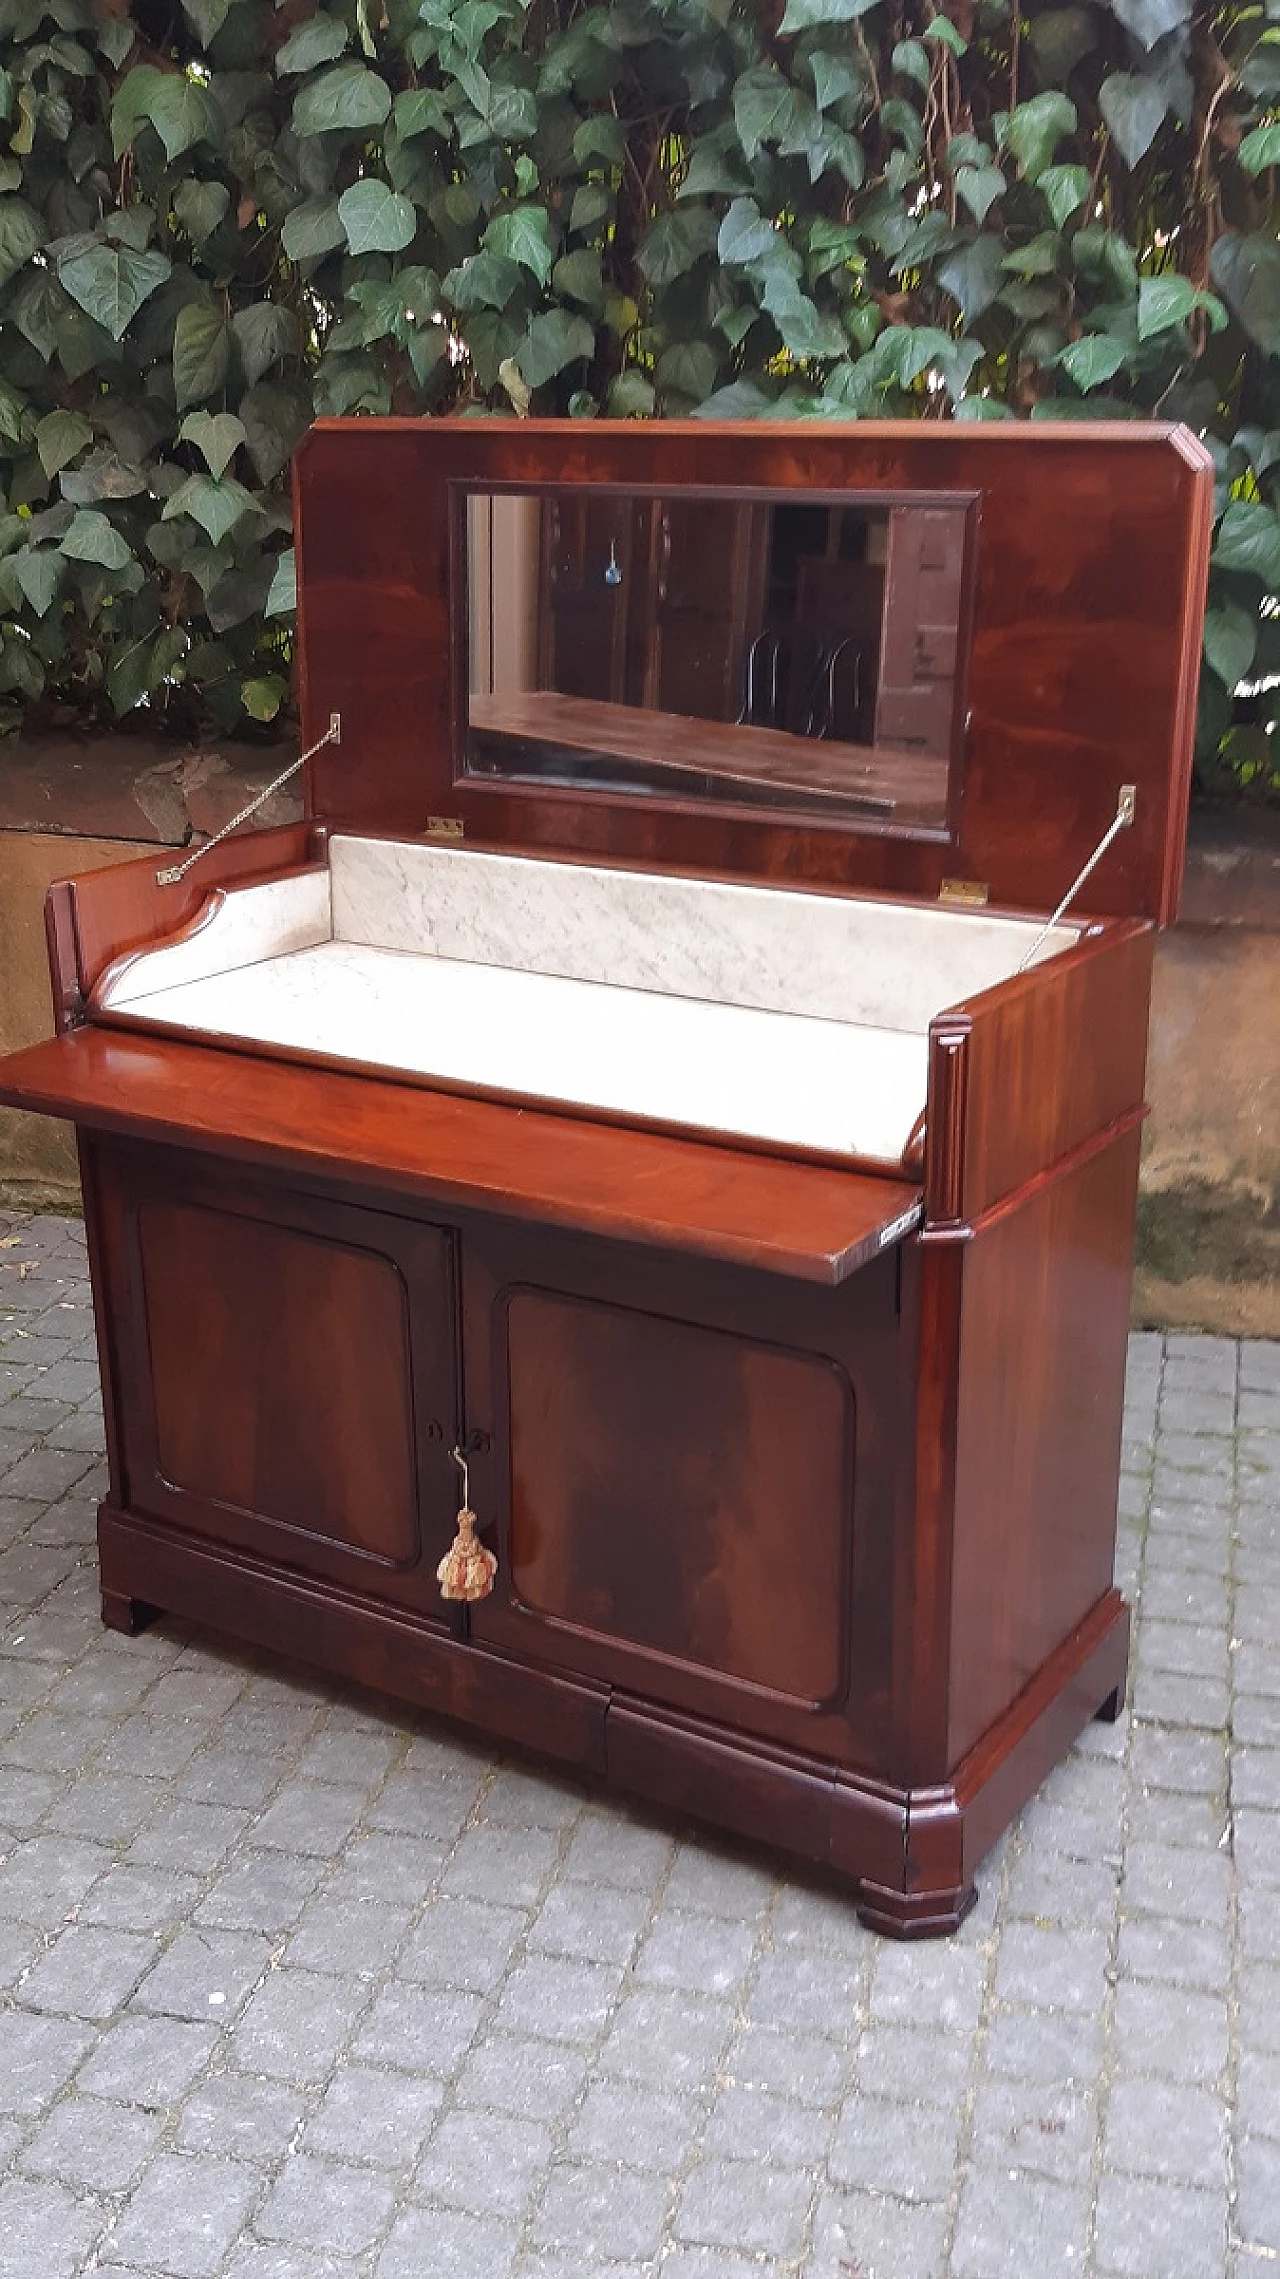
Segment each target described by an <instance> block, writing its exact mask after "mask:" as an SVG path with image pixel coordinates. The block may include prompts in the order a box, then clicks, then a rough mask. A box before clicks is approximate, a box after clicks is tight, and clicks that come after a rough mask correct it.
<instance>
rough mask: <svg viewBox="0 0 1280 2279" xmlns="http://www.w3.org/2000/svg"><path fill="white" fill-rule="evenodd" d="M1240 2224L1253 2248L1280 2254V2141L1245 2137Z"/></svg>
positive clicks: (1241, 2154) (1238, 2211)
mask: <svg viewBox="0 0 1280 2279" xmlns="http://www.w3.org/2000/svg"><path fill="white" fill-rule="evenodd" d="M1239 2164H1240V2178H1239V2195H1238V2198H1237V2202H1236V2223H1237V2225H1238V2227H1239V2232H1240V2237H1241V2239H1243V2240H1246V2241H1247V2242H1248V2243H1249V2245H1250V2246H1251V2247H1260V2248H1266V2249H1267V2250H1268V2251H1269V2252H1270V2253H1271V2254H1272V2255H1276V2254H1280V2144H1276V2143H1274V2142H1267V2141H1265V2140H1264V2139H1262V2138H1258V2137H1249V2136H1246V2137H1244V2138H1243V2140H1242V2142H1241V2144H1240V2147H1239Z"/></svg>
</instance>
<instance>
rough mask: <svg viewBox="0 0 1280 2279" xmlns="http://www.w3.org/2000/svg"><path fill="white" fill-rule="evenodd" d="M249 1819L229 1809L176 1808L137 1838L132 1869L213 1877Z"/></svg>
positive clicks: (213, 1806) (130, 1854)
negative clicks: (182, 1870) (169, 1870)
mask: <svg viewBox="0 0 1280 2279" xmlns="http://www.w3.org/2000/svg"><path fill="white" fill-rule="evenodd" d="M249 1817H250V1816H249V1814H248V1813H247V1812H235V1811H232V1809H231V1807H230V1806H229V1805H221V1804H188V1803H185V1802H184V1803H180V1804H174V1805H172V1806H171V1807H170V1809H169V1810H168V1811H167V1812H162V1813H160V1814H159V1816H158V1817H157V1818H156V1819H154V1820H153V1821H151V1823H150V1825H149V1826H148V1827H146V1828H144V1829H143V1830H142V1833H141V1835H139V1836H136V1837H135V1838H134V1840H133V1843H132V1844H131V1845H130V1847H129V1851H128V1854H127V1857H128V1859H129V1862H130V1864H131V1865H140V1866H145V1867H163V1868H167V1867H172V1868H186V1869H187V1870H188V1871H190V1872H192V1873H194V1874H197V1875H210V1874H212V1872H213V1870H214V1869H215V1868H216V1867H220V1866H221V1864H222V1862H223V1860H225V1858H226V1857H227V1854H228V1853H229V1852H230V1851H231V1850H232V1848H233V1846H234V1845H235V1844H236V1842H237V1841H238V1839H239V1838H240V1837H241V1836H242V1835H243V1834H244V1831H245V1828H246V1827H247V1826H248V1823H249Z"/></svg>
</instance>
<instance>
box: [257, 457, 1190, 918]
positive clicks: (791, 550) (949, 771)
mask: <svg viewBox="0 0 1280 2279" xmlns="http://www.w3.org/2000/svg"><path fill="white" fill-rule="evenodd" d="M295 488H296V504H297V527H298V565H299V642H300V653H301V680H302V696H303V712H304V719H303V734H304V739H306V740H311V739H313V738H314V737H315V735H316V733H317V723H319V725H320V726H321V727H323V725H324V723H325V722H326V721H327V720H328V718H329V716H330V714H331V713H333V712H340V713H341V715H342V742H341V745H340V746H331V747H327V748H326V749H325V750H323V751H322V752H320V753H319V754H318V756H317V757H316V759H315V760H314V761H312V762H311V764H310V771H309V778H308V801H309V809H310V812H311V813H312V814H313V815H314V816H315V817H316V818H317V819H319V820H321V821H324V822H328V823H330V824H332V825H334V826H339V827H341V828H343V829H347V830H355V831H386V832H392V833H395V834H398V835H401V836H409V835H413V836H417V835H420V834H425V833H428V832H430V833H431V834H432V835H436V836H439V835H441V834H442V833H443V832H444V831H445V830H452V831H456V832H459V833H465V836H466V838H467V840H468V841H471V840H475V841H478V842H481V843H487V844H491V845H495V844H496V845H505V846H515V847H524V848H528V849H541V850H544V851H546V852H548V853H568V854H573V853H578V852H586V851H590V852H591V853H592V854H593V855H594V856H597V857H599V856H601V855H605V856H609V857H613V858H616V859H617V860H618V861H621V862H623V863H627V862H637V863H641V864H645V865H658V866H661V867H664V868H666V867H673V868H675V867H679V868H690V869H708V870H719V871H728V872H732V873H736V874H738V875H740V876H745V877H770V878H775V879H776V878H779V877H786V878H788V879H790V880H793V881H794V880H802V879H804V880H811V881H813V882H815V883H824V884H830V885H833V886H846V887H850V888H854V889H863V890H867V891H874V892H884V893H889V894H903V895H918V896H923V897H928V898H930V899H932V898H936V897H938V896H939V895H944V896H945V897H946V898H947V899H948V900H956V899H960V900H973V901H975V902H980V901H984V900H985V901H989V902H990V903H991V904H993V905H996V906H1004V907H1007V908H1013V909H1022V910H1031V911H1037V912H1046V911H1048V910H1050V909H1052V908H1053V907H1054V906H1055V905H1056V904H1057V903H1058V902H1059V901H1060V899H1061V897H1062V895H1063V894H1064V893H1065V892H1066V890H1067V888H1068V886H1069V885H1070V883H1071V881H1072V879H1073V878H1074V877H1075V875H1076V874H1077V872H1078V871H1080V870H1081V868H1082V867H1083V866H1084V864H1085V862H1086V860H1087V859H1088V857H1089V856H1090V854H1091V853H1092V852H1093V850H1094V848H1095V847H1096V846H1097V844H1098V842H1099V840H1100V839H1101V837H1102V835H1103V833H1104V832H1105V831H1106V830H1107V827H1108V825H1109V824H1110V823H1111V821H1112V819H1113V817H1114V816H1115V814H1116V810H1117V802H1118V799H1119V796H1120V792H1121V787H1122V785H1126V784H1131V785H1133V786H1135V787H1136V814H1135V820H1134V823H1133V826H1132V828H1130V829H1128V830H1125V831H1123V832H1122V833H1121V834H1120V835H1119V836H1118V837H1117V838H1116V840H1115V842H1114V844H1113V845H1111V846H1110V847H1109V848H1108V851H1107V853H1106V855H1105V857H1104V858H1103V860H1102V861H1101V862H1100V863H1099V864H1098V866H1097V868H1096V870H1095V871H1094V872H1093V873H1092V875H1091V876H1090V878H1089V881H1088V886H1087V889H1086V891H1085V892H1084V893H1083V894H1082V896H1081V902H1080V908H1081V909H1082V910H1083V911H1086V912H1089V913H1092V914H1095V915H1099V916H1102V915H1125V914H1134V915H1141V916H1146V917H1151V918H1157V919H1160V920H1161V921H1168V920H1169V919H1170V918H1172V917H1173V915H1174V914H1175V912H1176V906H1177V896H1178V890H1179V886H1180V883H1181V876H1182V861H1183V850H1184V841H1185V828H1186V805H1187V797H1188V789H1189V783H1190V772H1191V752H1192V738H1193V732H1194V722H1195V699H1196V687H1197V678H1198V667H1199V656H1200V639H1201V627H1202V617H1203V608H1204V591H1205V580H1206V576H1207V565H1208V550H1209V536H1210V528H1211V517H1212V469H1211V463H1210V460H1209V458H1208V455H1207V453H1206V452H1205V451H1204V450H1203V448H1202V446H1201V445H1200V444H1199V443H1198V442H1197V441H1196V440H1195V438H1194V437H1193V436H1191V435H1190V434H1189V433H1188V432H1187V431H1186V430H1185V429H1180V428H1169V427H1159V426H1145V425H1143V426H1140V425H1136V424H1135V425H1105V426H1099V425H1094V424H1089V423H1081V424H1080V425H1079V426H1049V425H1043V426H1031V425H1027V426H1023V425H1017V426H1014V425H1012V424H1010V425H1007V426H1006V425H943V424H941V423H939V424H937V425H934V424H932V423H903V424H895V425H873V424H866V425H858V426H847V427H846V426H833V425H830V424H828V423H826V422H816V421H815V422H812V423H804V422H800V423H794V424H790V423H789V424H786V425H783V424H773V423H767V424H765V423H762V424H742V425H733V426H725V425H714V424H712V423H710V422H705V423H704V422H699V421H688V422H679V423H671V424H668V425H645V424H639V423H625V424H618V423H605V422H586V421H571V422H564V423H561V422H554V423H553V422H538V421H512V420H479V419H475V420H472V419H467V420H350V421H347V420H333V421H321V422H319V423H318V424H317V426H316V427H315V428H314V429H313V430H312V432H311V434H310V436H309V437H308V439H307V441H306V443H305V444H304V446H303V448H302V450H301V451H300V453H299V455H298V460H297V463H296V467H295Z"/></svg>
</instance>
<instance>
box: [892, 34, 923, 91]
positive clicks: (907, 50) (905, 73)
mask: <svg viewBox="0 0 1280 2279" xmlns="http://www.w3.org/2000/svg"><path fill="white" fill-rule="evenodd" d="M890 60H891V62H892V65H893V69H894V71H895V72H896V73H897V75H898V77H899V79H911V80H913V81H914V82H915V84H916V86H917V87H922V88H924V89H925V91H926V92H927V91H928V86H929V77H930V65H929V56H928V51H927V49H926V48H925V46H924V43H923V41H921V40H899V42H898V44H897V46H896V48H895V49H894V51H893V55H892V57H891V59H890Z"/></svg>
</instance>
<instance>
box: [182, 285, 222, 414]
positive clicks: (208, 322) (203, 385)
mask: <svg viewBox="0 0 1280 2279" xmlns="http://www.w3.org/2000/svg"><path fill="white" fill-rule="evenodd" d="M230 339H231V336H230V332H229V330H228V326H227V320H226V318H225V317H224V315H223V313H222V310H221V309H220V308H219V307H218V304H217V303H216V301H188V302H187V304H186V307H185V308H182V309H179V311H178V320H177V323H176V325H175V326H174V331H173V393H174V401H175V402H176V404H177V407H178V410H179V411H183V410H185V408H186V406H187V405H188V404H200V403H204V402H206V401H207V399H208V398H209V397H210V396H215V395H218V394H220V393H221V390H222V389H223V388H224V387H225V385H226V378H227V369H228V365H229V363H230Z"/></svg>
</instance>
